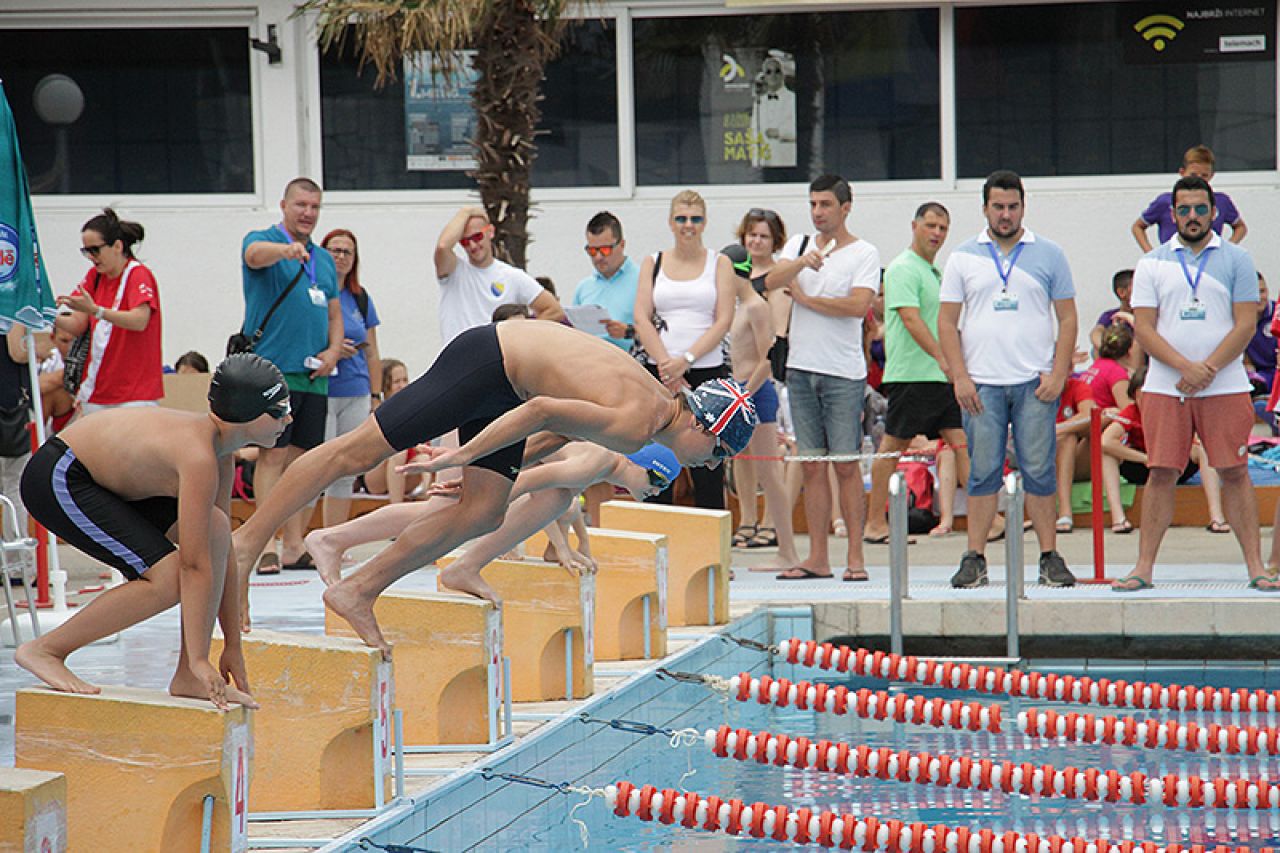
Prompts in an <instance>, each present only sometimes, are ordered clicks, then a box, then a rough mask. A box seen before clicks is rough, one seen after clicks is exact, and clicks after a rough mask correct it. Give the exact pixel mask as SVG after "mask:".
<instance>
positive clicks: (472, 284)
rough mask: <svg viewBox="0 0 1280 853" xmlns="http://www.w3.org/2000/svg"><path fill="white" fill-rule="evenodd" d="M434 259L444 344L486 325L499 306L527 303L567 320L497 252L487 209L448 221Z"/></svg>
mask: <svg viewBox="0 0 1280 853" xmlns="http://www.w3.org/2000/svg"><path fill="white" fill-rule="evenodd" d="M459 247H460V248H459ZM435 262H436V278H437V279H439V281H440V346H441V348H443V347H444V346H445V345H447V344H448V343H449V342H450V341H452V340H453V339H454V338H456V337H457V336H458V335H460V334H462V333H463V332H465V331H466V330H467V329H474V328H475V327H477V326H484V325H487V324H488V323H489V322H490V321H491V319H492V318H493V309H495V308H497V307H498V306H499V305H510V304H517V303H518V304H524V305H528V306H530V307H531V308H533V312H534V314H535V315H536V316H537V318H538V319H539V320H556V321H559V320H563V319H564V311H563V309H561V307H560V303H559V302H558V301H557V300H556V298H555V297H554V296H552V295H551V294H550V293H548V292H547V291H546V290H543V288H542V285H540V284H538V282H536V281H534V280H533V278H532V277H531V276H530V275H529V274H528V273H527V272H525V271H524V270H522V269H517V268H516V267H513V266H511V264H508V263H506V262H505V261H500V260H498V259H497V258H495V257H494V256H493V225H491V224H490V223H489V216H488V214H486V213H485V212H484V208H483V207H464V208H462V209H461V210H459V211H458V212H457V213H456V214H455V215H454V217H453V218H452V219H450V220H449V223H448V224H447V225H445V226H444V230H443V231H441V232H440V238H439V239H438V240H437V241H436V251H435Z"/></svg>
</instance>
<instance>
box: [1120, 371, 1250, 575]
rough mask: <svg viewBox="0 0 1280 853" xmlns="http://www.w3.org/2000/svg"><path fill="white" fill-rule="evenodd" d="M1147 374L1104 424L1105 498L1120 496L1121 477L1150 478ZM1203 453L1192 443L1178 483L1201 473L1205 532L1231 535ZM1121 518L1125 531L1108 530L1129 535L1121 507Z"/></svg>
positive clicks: (1215, 477)
mask: <svg viewBox="0 0 1280 853" xmlns="http://www.w3.org/2000/svg"><path fill="white" fill-rule="evenodd" d="M1146 378H1147V371H1146V369H1145V368H1144V369H1141V370H1139V371H1138V372H1137V373H1135V374H1134V375H1133V378H1131V379H1130V380H1129V388H1128V391H1129V396H1130V397H1132V398H1133V402H1132V403H1130V404H1129V405H1127V406H1125V407H1124V408H1123V409H1121V410H1120V411H1119V412H1118V413H1116V415H1115V416H1114V417H1113V418H1112V421H1111V423H1109V424H1107V427H1106V429H1104V430H1103V431H1102V480H1103V484H1104V485H1105V486H1106V488H1107V492H1108V495H1110V494H1111V493H1112V492H1113V491H1114V493H1115V494H1117V495H1118V494H1119V493H1120V477H1121V475H1123V476H1124V478H1125V480H1127V481H1128V482H1130V483H1133V484H1134V485H1138V486H1142V485H1146V482H1147V478H1148V475H1149V469H1148V468H1147V442H1146V434H1145V433H1144V432H1143V429H1142V410H1141V408H1139V406H1140V404H1141V402H1142V385H1143V383H1144V382H1145V381H1146ZM1204 463H1205V458H1204V450H1203V448H1201V446H1200V444H1199V443H1196V444H1193V445H1192V447H1191V458H1190V459H1189V460H1188V461H1187V465H1186V467H1185V468H1184V469H1183V470H1182V474H1181V475H1180V476H1179V477H1178V484H1179V485H1181V484H1183V483H1185V482H1187V481H1188V480H1190V479H1191V478H1192V477H1194V476H1195V473H1196V471H1197V470H1199V471H1200V482H1201V484H1202V485H1203V487H1204V496H1205V500H1206V501H1208V504H1209V517H1210V519H1211V521H1210V522H1209V526H1208V530H1209V532H1210V533H1230V532H1231V528H1230V527H1228V526H1227V523H1226V522H1225V521H1223V520H1222V519H1223V514H1222V488H1221V484H1220V482H1219V480H1218V473H1217V471H1215V470H1214V469H1213V468H1212V467H1211V466H1209V465H1206V464H1204ZM1111 506H1112V517H1113V518H1115V517H1116V507H1118V506H1119V502H1118V501H1112V503H1111ZM1119 509H1120V513H1121V515H1120V517H1121V518H1122V519H1123V525H1124V526H1125V527H1126V528H1128V529H1126V530H1124V531H1120V530H1117V529H1116V525H1115V524H1112V526H1111V529H1112V530H1113V531H1115V532H1116V533H1120V532H1124V533H1128V532H1129V531H1130V530H1132V529H1133V526H1132V525H1131V524H1130V523H1129V520H1128V519H1127V518H1124V514H1123V513H1124V507H1122V506H1121V507H1119ZM1149 586H1150V584H1149V583H1148V582H1147V581H1145V580H1144V579H1142V578H1140V577H1137V576H1134V575H1131V576H1129V577H1127V578H1124V579H1122V580H1118V581H1116V582H1115V583H1113V584H1112V585H1111V588H1112V589H1115V590H1117V591H1120V592H1133V591H1135V590H1139V589H1145V588H1147V587H1149Z"/></svg>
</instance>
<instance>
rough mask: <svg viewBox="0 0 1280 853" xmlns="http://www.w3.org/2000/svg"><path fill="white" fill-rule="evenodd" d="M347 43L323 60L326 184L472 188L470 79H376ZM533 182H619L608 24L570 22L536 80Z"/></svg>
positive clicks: (613, 44)
mask: <svg viewBox="0 0 1280 853" xmlns="http://www.w3.org/2000/svg"><path fill="white" fill-rule="evenodd" d="M374 78H375V74H374V72H373V70H372V68H368V67H366V68H365V69H364V71H363V72H361V71H360V70H359V62H358V61H357V60H356V59H355V58H354V56H353V55H351V54H350V53H349V52H348V53H346V54H337V53H332V54H326V55H324V56H322V57H321V60H320V93H321V98H322V104H321V127H322V132H323V136H324V186H325V189H329V190H392V189H451V188H455V189H456V188H470V187H473V186H475V181H474V180H473V179H472V178H469V177H467V170H468V169H469V168H470V167H471V166H472V165H473V164H472V163H471V162H470V148H469V140H470V136H471V134H472V132H473V129H474V119H473V115H474V111H473V110H472V109H471V103H470V84H469V82H468V81H467V79H466V77H465V75H460V79H457V80H454V81H445V80H441V79H439V78H438V77H432V75H431V74H430V73H427V72H424V73H421V74H418V75H414V74H413V73H410V74H409V75H407V76H406V75H401V78H400V79H397V80H395V81H393V82H391V83H389V84H388V85H386V86H384V87H383V88H381V89H376V88H374ZM543 94H544V96H545V100H543V101H542V122H541V125H540V127H539V130H540V131H544V132H542V133H540V134H539V136H538V159H537V160H536V161H535V162H534V166H533V185H534V186H535V187H565V186H616V185H617V184H618V183H619V178H618V83H617V39H616V35H615V30H614V28H613V26H612V25H611V24H608V23H606V22H601V21H586V22H583V23H580V24H575V25H573V26H571V27H570V28H569V31H568V33H567V35H566V36H565V40H564V45H563V49H562V51H561V53H560V56H559V58H557V59H555V60H554V61H552V62H551V63H550V65H549V66H548V68H547V73H546V79H545V80H544V82H543Z"/></svg>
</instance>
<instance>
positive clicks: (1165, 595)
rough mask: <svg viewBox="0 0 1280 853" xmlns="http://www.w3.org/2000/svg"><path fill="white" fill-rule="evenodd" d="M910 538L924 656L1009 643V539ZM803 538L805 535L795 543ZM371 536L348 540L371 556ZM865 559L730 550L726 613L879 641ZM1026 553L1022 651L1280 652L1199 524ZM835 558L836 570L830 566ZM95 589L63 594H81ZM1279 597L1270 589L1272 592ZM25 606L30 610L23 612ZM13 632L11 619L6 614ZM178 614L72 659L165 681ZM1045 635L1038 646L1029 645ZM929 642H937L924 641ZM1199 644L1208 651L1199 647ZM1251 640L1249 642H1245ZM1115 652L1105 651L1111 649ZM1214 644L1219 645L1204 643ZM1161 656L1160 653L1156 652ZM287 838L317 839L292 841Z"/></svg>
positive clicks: (267, 611) (275, 830) (0, 723)
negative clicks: (980, 577) (957, 574)
mask: <svg viewBox="0 0 1280 853" xmlns="http://www.w3.org/2000/svg"><path fill="white" fill-rule="evenodd" d="M1263 533H1264V537H1263V544H1264V548H1265V547H1267V546H1269V544H1270V535H1269V534H1270V530H1269V529H1264V531H1263ZM914 538H915V539H916V540H917V541H916V543H915V544H913V545H911V546H910V547H909V549H908V558H909V561H910V563H911V569H910V578H911V583H910V588H909V595H910V600H909V601H907V602H906V604H905V608H904V624H905V626H906V631H907V634H908V636H909V638H910V640H909V642H910V646H909V650H911V651H913V652H918V653H921V654H930V653H935V654H936V653H948V652H949V653H952V654H992V653H1000V652H999V650H1000V649H1003V644H1004V635H1005V606H1004V601H1005V587H1004V571H1003V562H1004V544H1003V543H992V544H991V545H990V546H989V547H988V550H987V557H988V560H989V563H990V566H991V585H990V586H988V587H986V588H982V589H977V590H953V589H951V588H950V586H949V585H948V578H949V577H950V575H951V573H952V572H953V571H954V567H955V565H956V564H957V563H958V560H959V557H960V553H961V552H962V551H963V550H964V548H965V540H964V535H963V534H953V535H951V536H949V537H946V538H941V539H937V538H931V537H927V536H919V537H914ZM831 545H832V553H833V556H838V558H839V559H840V560H841V564H842V562H843V557H844V553H845V541H844V540H843V539H832V540H831ZM1137 546H1138V535H1137V533H1134V534H1132V535H1129V536H1117V535H1114V534H1111V533H1108V534H1107V535H1106V547H1107V560H1108V572H1107V574H1108V575H1109V576H1111V577H1118V576H1122V575H1123V574H1126V573H1127V572H1128V569H1129V568H1130V567H1131V565H1132V560H1133V559H1134V557H1135V556H1136V553H1137ZM807 547H808V543H807V541H806V540H805V538H804V537H801V542H800V550H801V553H805V552H806V550H807ZM377 548H378V546H376V545H371V546H365V547H364V548H362V549H359V550H358V551H356V552H355V556H357V557H367V556H369V555H370V554H372V553H374V552H375V551H376V550H377ZM864 548H865V551H864V553H865V559H866V563H867V565H868V567H869V571H870V574H871V580H870V581H869V582H866V583H842V582H841V581H839V580H813V581H799V582H795V581H792V582H787V581H779V580H776V579H774V577H773V574H772V573H767V572H753V571H751V569H752V568H753V567H762V566H766V565H770V564H771V562H772V561H774V560H775V559H776V550H775V549H759V550H735V551H734V565H735V579H734V581H733V582H732V584H731V587H730V597H731V599H730V600H731V606H730V611H731V617H732V618H738V617H739V616H743V615H745V614H747V613H749V612H751V611H752V610H755V609H756V608H758V607H760V606H763V605H767V604H768V605H783V606H792V607H794V606H808V605H812V606H813V608H814V611H813V612H814V626H815V634H816V635H817V636H819V637H820V638H822V639H829V638H833V637H846V638H852V637H861V638H864V639H865V640H866V641H867V642H868V643H876V642H878V641H883V639H884V638H885V637H887V634H888V597H889V585H888V570H887V561H888V548H887V547H886V546H882V545H866V546H864ZM1059 550H1060V551H1061V552H1062V553H1063V555H1064V557H1065V558H1066V559H1067V562H1068V564H1069V565H1071V566H1072V567H1073V568H1074V570H1075V571H1076V574H1077V575H1078V576H1080V577H1085V576H1088V575H1090V574H1091V571H1089V570H1087V569H1086V567H1091V561H1092V540H1091V537H1090V535H1089V534H1088V533H1087V532H1086V531H1081V530H1077V532H1075V533H1073V534H1071V535H1069V536H1063V537H1061V538H1060V543H1059ZM1024 551H1025V553H1026V555H1027V559H1028V561H1029V562H1031V564H1032V571H1031V572H1029V573H1028V576H1029V577H1031V579H1032V583H1029V584H1028V585H1027V589H1026V596H1027V597H1026V600H1025V601H1024V602H1023V603H1022V604H1021V606H1020V616H1021V624H1020V628H1021V633H1022V637H1023V654H1025V655H1028V656H1035V657H1058V658H1085V657H1100V656H1103V657H1129V656H1147V654H1148V653H1149V651H1150V650H1152V649H1159V648H1162V647H1163V648H1166V649H1167V648H1168V646H1169V640H1170V639H1171V638H1174V637H1177V638H1180V641H1179V642H1180V646H1179V648H1180V649H1182V652H1181V653H1180V654H1179V655H1174V656H1180V657H1182V658H1184V659H1185V658H1191V657H1195V658H1199V657H1217V656H1220V655H1222V653H1223V651H1224V650H1229V651H1231V654H1229V655H1227V656H1236V657H1252V658H1253V659H1258V658H1263V657H1280V653H1276V652H1274V651H1272V648H1273V647H1274V646H1275V644H1276V643H1277V638H1276V633H1277V632H1276V631H1275V629H1274V627H1273V626H1274V624H1275V615H1276V614H1277V613H1280V610H1277V604H1280V593H1273V594H1270V595H1268V594H1265V593H1261V592H1255V591H1253V590H1250V589H1248V588H1247V586H1246V582H1245V581H1246V577H1245V571H1244V568H1243V566H1242V564H1241V563H1240V562H1239V560H1238V554H1239V549H1238V546H1237V544H1236V542H1235V538H1234V537H1233V536H1230V535H1220V534H1210V533H1208V532H1206V531H1204V530H1200V529H1195V530H1191V529H1187V528H1175V529H1172V530H1171V531H1170V532H1169V535H1168V536H1167V537H1166V539H1165V542H1164V546H1163V548H1162V552H1161V560H1160V563H1159V565H1158V566H1157V570H1156V576H1155V580H1156V587H1155V589H1152V590H1148V591H1143V592H1140V593H1130V594H1123V595H1122V594H1118V593H1114V592H1112V591H1111V590H1110V589H1109V587H1107V586H1105V585H1083V584H1082V585H1080V586H1077V587H1075V588H1073V589H1044V588H1040V587H1038V586H1036V585H1035V584H1034V560H1035V558H1036V555H1037V553H1038V549H1037V547H1036V544H1035V539H1034V537H1033V536H1031V535H1030V534H1028V535H1027V536H1026V539H1025V548H1024ZM61 558H62V559H63V560H64V568H66V569H67V570H68V572H69V574H70V576H71V582H70V584H69V589H71V590H75V589H79V588H82V587H85V586H89V585H94V584H96V583H97V582H98V580H97V570H96V568H94V566H93V565H91V564H90V562H89V561H88V560H87V559H86V558H84V557H83V556H81V555H79V554H78V553H76V552H74V551H72V550H70V549H68V548H65V547H64V548H63V549H62V550H61ZM838 574H839V569H837V575H838ZM399 586H401V587H404V588H431V589H434V586H435V579H434V571H431V570H425V571H421V572H416V573H414V574H413V575H410V576H409V577H407V578H405V579H404V580H402V581H401V582H400V584H399ZM321 592H322V586H321V584H320V582H319V580H318V578H316V576H315V575H314V574H313V573H309V572H308V573H301V572H299V573H284V574H282V575H280V576H278V577H276V578H272V579H262V580H261V581H256V582H255V589H254V590H253V593H252V594H253V602H254V616H255V623H256V624H259V625H261V626H263V627H269V628H272V629H276V630H284V631H298V632H303V633H317V634H318V633H322V631H323V616H322V613H323V610H322V604H321V601H320V594H321ZM89 597H90V596H88V595H86V596H76V595H73V596H72V597H71V598H72V600H73V601H76V600H77V599H79V600H81V601H84V600H87V599H88V598H89ZM1273 598H1274V600H1272V599H1273ZM24 618H25V617H24ZM4 627H5V628H6V630H7V625H6V626H4ZM710 630H713V629H709V628H705V627H704V628H679V629H675V630H673V632H672V634H671V643H670V646H671V649H670V651H671V652H672V653H675V652H677V651H679V650H681V649H682V648H685V647H687V646H688V644H689V643H691V642H693V641H694V640H695V639H696V638H697V637H699V636H701V635H703V634H705V633H707V632H708V631H710ZM177 637H178V620H177V611H176V609H175V610H173V611H170V612H169V613H166V614H163V615H162V616H160V617H157V618H156V619H153V620H151V621H150V622H148V623H145V624H144V625H141V626H137V627H134V628H131V629H129V630H127V631H125V632H124V633H123V634H122V635H121V639H120V641H119V642H117V643H112V644H105V645H98V646H93V647H90V648H87V649H84V650H81V651H79V652H77V653H76V654H75V655H74V656H73V657H72V659H71V664H72V667H73V668H74V669H76V671H77V672H78V673H79V674H81V675H82V676H84V677H85V678H87V679H88V680H90V681H96V682H100V683H108V684H122V683H128V684H131V685H134V686H140V687H151V688H160V689H162V688H164V687H165V685H166V684H167V683H168V679H169V676H170V675H171V674H172V667H173V665H174V662H175V661H176V655H177V651H176V648H177ZM1037 643H1039V645H1037ZM931 644H932V645H931ZM1201 647H1203V649H1204V654H1198V653H1196V650H1197V649H1199V648H1201ZM1250 651H1252V654H1248V652H1250ZM1108 652H1109V653H1108ZM1211 652H1213V653H1211ZM12 653H13V650H12V648H3V649H0V659H2V660H3V661H4V665H3V666H2V667H0V765H12V763H13V727H12V715H13V710H14V692H15V690H16V689H17V688H19V687H23V686H27V685H30V684H33V683H34V679H32V678H31V677H30V676H28V675H27V674H26V673H25V672H23V671H22V670H20V669H18V667H16V666H15V665H14V664H13V661H12ZM1151 656H1158V655H1154V654H1153V655H1151ZM653 663H654V662H653V661H631V662H624V663H604V664H597V670H596V679H595V687H596V691H597V692H603V691H606V690H608V689H610V687H611V686H612V685H614V684H616V683H617V682H618V681H619V680H620V679H623V678H626V677H627V676H629V675H630V674H632V673H634V672H636V671H638V670H641V669H644V668H646V667H649V666H652V665H653ZM580 704H581V702H546V703H522V704H520V705H518V706H517V707H516V711H517V714H518V715H521V716H525V717H526V719H521V720H517V721H516V723H515V726H514V728H515V731H516V734H517V736H523V735H525V734H527V733H529V732H530V731H533V730H535V729H537V728H538V727H539V726H540V725H542V724H541V723H539V722H537V721H536V720H529V719H528V718H527V717H528V716H537V715H540V714H546V715H556V714H560V713H564V712H568V711H572V710H573V709H574V708H575V707H577V706H578V705H580ZM484 758H485V754H483V753H446V754H437V755H409V756H406V760H405V765H406V769H407V770H409V771H410V772H412V771H415V770H417V771H423V770H426V771H431V772H434V773H436V774H439V775H434V776H414V775H411V776H409V777H408V778H407V779H406V794H407V795H408V796H411V797H412V796H416V795H420V794H422V793H424V792H425V791H427V790H428V789H429V788H431V787H432V786H433V785H435V784H436V783H437V781H438V780H439V779H441V778H443V776H444V775H445V774H447V773H449V772H451V771H453V770H456V769H459V768H462V767H466V766H468V765H470V764H473V763H475V762H479V761H483V760H484ZM359 823H360V821H358V820H345V819H344V820H336V819H321V820H307V821H289V822H254V823H251V824H250V839H251V843H252V842H254V841H257V842H259V844H258V845H254V846H275V845H274V844H273V841H274V842H280V841H282V840H284V839H317V840H319V839H334V838H338V837H340V836H341V835H343V834H345V833H347V832H350V831H352V830H353V829H355V828H356V827H357V826H358V825H359ZM292 849H299V850H305V849H317V848H316V847H305V846H298V847H293V848H292Z"/></svg>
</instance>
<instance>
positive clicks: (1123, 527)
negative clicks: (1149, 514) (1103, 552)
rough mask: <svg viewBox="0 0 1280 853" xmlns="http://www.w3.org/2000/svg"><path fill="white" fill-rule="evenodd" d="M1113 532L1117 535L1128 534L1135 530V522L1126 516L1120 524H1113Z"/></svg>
mask: <svg viewBox="0 0 1280 853" xmlns="http://www.w3.org/2000/svg"><path fill="white" fill-rule="evenodd" d="M1111 532H1112V533H1114V534H1116V535H1117V536H1128V535H1129V534H1130V533H1132V532H1133V522H1132V521H1130V520H1129V519H1127V518H1126V519H1125V520H1124V521H1122V522H1120V523H1119V524H1113V525H1111Z"/></svg>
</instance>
